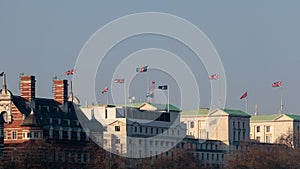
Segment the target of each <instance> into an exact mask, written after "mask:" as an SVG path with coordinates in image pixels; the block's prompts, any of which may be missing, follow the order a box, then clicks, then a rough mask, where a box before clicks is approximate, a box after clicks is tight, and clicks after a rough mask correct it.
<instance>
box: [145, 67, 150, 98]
mask: <svg viewBox="0 0 300 169" xmlns="http://www.w3.org/2000/svg"><path fill="white" fill-rule="evenodd" d="M146 73H147V81H146V83H147V89H146V90H147V91H146V93H149V80H150V77H149V72H148V71H147V72H146ZM147 102H150V98H149V97H147Z"/></svg>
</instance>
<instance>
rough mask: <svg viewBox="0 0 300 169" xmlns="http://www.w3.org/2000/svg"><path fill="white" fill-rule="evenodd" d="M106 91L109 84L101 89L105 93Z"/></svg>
mask: <svg viewBox="0 0 300 169" xmlns="http://www.w3.org/2000/svg"><path fill="white" fill-rule="evenodd" d="M105 92H108V87H107V86H106V87H104V88H103V89H102V90H101V93H102V94H103V93H105Z"/></svg>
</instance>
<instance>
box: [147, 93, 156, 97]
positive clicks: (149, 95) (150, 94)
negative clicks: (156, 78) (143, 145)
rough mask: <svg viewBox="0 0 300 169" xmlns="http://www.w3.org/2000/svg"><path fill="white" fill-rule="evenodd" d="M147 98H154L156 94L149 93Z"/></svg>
mask: <svg viewBox="0 0 300 169" xmlns="http://www.w3.org/2000/svg"><path fill="white" fill-rule="evenodd" d="M146 97H150V98H153V97H154V93H153V92H151V93H147V95H146Z"/></svg>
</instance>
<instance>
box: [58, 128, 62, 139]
mask: <svg viewBox="0 0 300 169" xmlns="http://www.w3.org/2000/svg"><path fill="white" fill-rule="evenodd" d="M62 138H63V128H62V127H61V128H60V129H59V139H62Z"/></svg>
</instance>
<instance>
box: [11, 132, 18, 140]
mask: <svg viewBox="0 0 300 169" xmlns="http://www.w3.org/2000/svg"><path fill="white" fill-rule="evenodd" d="M17 136H18V132H17V131H12V139H13V140H16V139H17Z"/></svg>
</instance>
